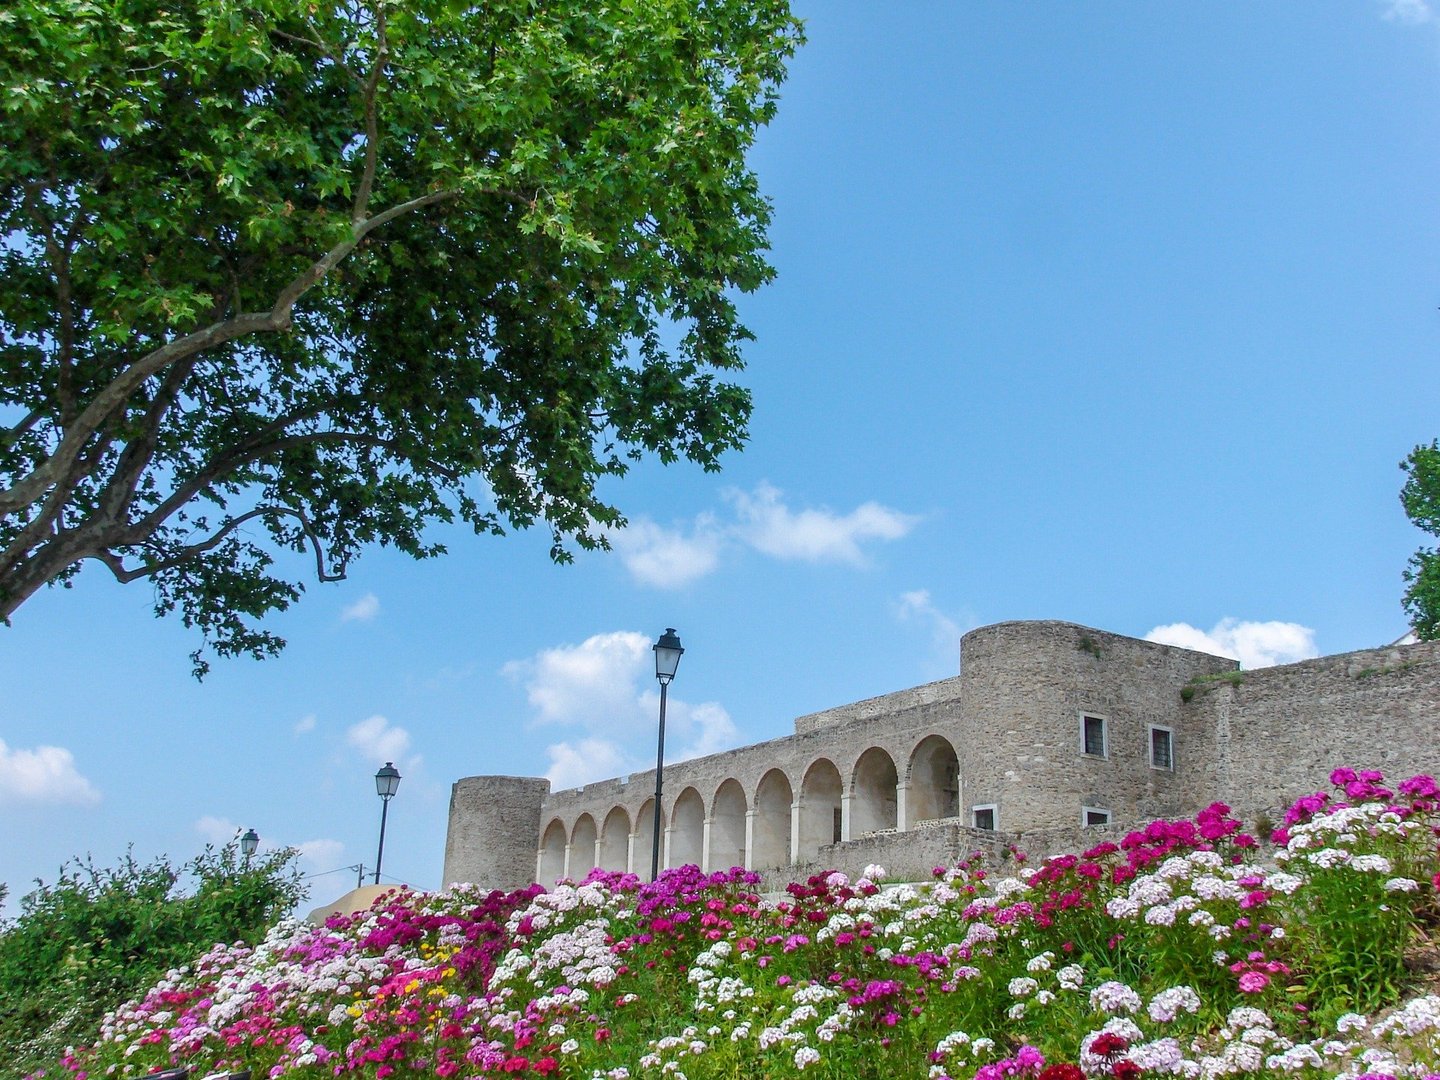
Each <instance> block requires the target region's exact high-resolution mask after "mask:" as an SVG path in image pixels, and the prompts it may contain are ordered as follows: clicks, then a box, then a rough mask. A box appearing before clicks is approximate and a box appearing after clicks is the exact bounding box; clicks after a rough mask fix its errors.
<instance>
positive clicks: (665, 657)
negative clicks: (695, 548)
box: [650, 626, 685, 881]
mask: <svg viewBox="0 0 1440 1080" xmlns="http://www.w3.org/2000/svg"><path fill="white" fill-rule="evenodd" d="M652 648H653V649H654V650H655V678H657V679H659V680H660V747H659V749H658V750H656V751H655V835H654V837H653V838H652V839H651V841H650V880H651V881H654V880H655V879H656V878H657V877H659V876H660V792H661V790H662V788H663V786H664V779H663V778H664V775H665V691H666V690H667V689H668V688H669V686H670V680H671V679H673V678H675V669H676V668H678V667H679V666H680V654H681V653H683V652H684V651H685V650H684V649H683V648H682V647H681V646H680V639H679V638H678V637H676V636H675V628H674V627H673V626H667V627H666V628H665V633H663V634H661V635H660V640H659V641H657V642H656V643H655V644H654V645H653V646H652Z"/></svg>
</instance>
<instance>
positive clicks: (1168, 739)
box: [1150, 727, 1175, 769]
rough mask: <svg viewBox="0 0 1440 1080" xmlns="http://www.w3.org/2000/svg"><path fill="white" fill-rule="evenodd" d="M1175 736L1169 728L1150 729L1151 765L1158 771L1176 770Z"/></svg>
mask: <svg viewBox="0 0 1440 1080" xmlns="http://www.w3.org/2000/svg"><path fill="white" fill-rule="evenodd" d="M1174 739H1175V736H1174V734H1173V733H1172V732H1171V731H1170V729H1169V728H1163V727H1152V728H1151V729H1150V764H1151V765H1152V766H1154V767H1155V768H1157V769H1173V768H1175V744H1174Z"/></svg>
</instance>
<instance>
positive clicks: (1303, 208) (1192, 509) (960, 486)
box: [0, 0, 1440, 912]
mask: <svg viewBox="0 0 1440 1080" xmlns="http://www.w3.org/2000/svg"><path fill="white" fill-rule="evenodd" d="M798 10H799V11H800V13H801V14H802V15H803V16H805V18H806V19H807V21H808V33H809V37H810V42H809V44H808V45H807V46H806V47H805V48H804V49H803V50H802V52H801V53H800V55H799V56H798V57H797V59H796V61H795V63H794V65H793V68H792V75H791V78H790V80H789V82H788V83H787V85H786V87H785V90H784V97H783V100H782V103H781V109H780V114H779V117H778V119H777V121H776V122H775V123H774V124H773V125H772V127H771V128H769V129H768V130H767V131H766V132H765V134H764V136H763V137H762V139H761V141H760V144H759V145H758V147H757V148H756V151H755V153H754V155H753V164H754V166H755V168H756V169H757V170H758V172H759V174H760V176H761V180H762V184H763V187H764V189H765V190H766V191H767V193H768V194H769V195H770V196H771V197H772V198H773V200H774V203H775V209H776V217H775V224H774V228H773V230H772V234H771V239H772V243H773V261H774V263H775V265H776V267H777V269H778V271H779V277H778V279H777V280H776V282H775V283H774V284H773V285H772V286H770V287H769V288H767V289H766V290H765V291H764V292H762V293H759V294H756V295H754V296H751V297H747V298H745V299H744V301H743V304H742V311H743V313H744V315H745V317H746V318H747V320H748V322H749V324H750V325H751V327H752V328H753V329H754V331H755V332H756V335H757V339H758V340H757V341H756V342H755V343H754V344H753V346H752V347H751V348H750V349H749V352H748V358H749V363H750V367H749V369H748V371H747V372H746V374H745V376H744V378H745V381H746V382H747V384H748V385H749V386H750V387H751V388H752V389H753V392H754V397H755V405H756V411H755V417H754V422H753V425H752V439H751V443H750V446H749V448H748V449H747V450H746V452H745V453H743V454H741V455H736V456H734V457H732V458H731V459H729V460H728V462H727V463H726V468H725V471H724V472H723V473H721V474H719V475H705V474H703V473H701V472H699V471H698V470H694V469H687V468H680V467H676V468H669V469H666V468H662V467H660V466H658V465H655V464H647V465H645V466H643V467H641V468H639V469H637V470H636V471H635V473H634V474H633V475H632V476H630V477H628V478H627V479H625V480H624V481H622V482H620V483H617V484H615V485H614V486H613V487H612V488H608V489H607V491H608V493H609V494H610V495H611V496H612V497H613V498H614V499H615V500H616V501H617V502H618V503H619V505H621V507H622V508H623V509H624V510H625V511H626V512H627V513H628V514H629V516H630V519H631V523H632V527H631V529H630V530H629V531H628V532H627V533H626V534H623V535H621V536H619V537H617V538H616V544H615V550H614V551H613V552H611V553H610V554H587V555H582V556H580V557H579V558H578V559H577V560H576V563H575V564H574V565H573V566H569V567H556V566H553V565H552V564H551V563H550V562H549V560H548V558H547V549H548V542H547V539H546V537H545V536H543V535H539V534H535V535H526V534H518V535H514V536H511V537H508V538H505V539H502V540H496V539H476V538H474V537H470V536H466V535H464V534H463V533H461V532H459V531H456V532H455V533H453V534H451V535H443V534H442V535H443V538H444V539H445V540H447V542H449V544H450V547H451V554H450V555H449V556H448V557H447V558H444V559H440V560H432V561H430V562H426V563H414V562H411V561H409V560H408V559H406V558H404V557H403V556H398V555H396V554H395V553H393V552H389V551H382V550H376V551H372V552H370V553H368V554H367V555H366V557H365V558H363V559H362V560H360V561H359V562H358V563H357V564H356V565H355V566H354V567H353V568H352V570H351V574H350V578H349V580H348V581H346V582H344V583H341V584H339V585H324V586H322V585H319V584H314V583H312V584H311V585H310V587H309V589H308V592H307V595H306V597H305V599H304V600H303V601H302V602H301V604H300V605H299V606H298V607H296V608H295V609H294V610H292V611H291V612H289V613H287V614H286V615H285V616H283V617H282V618H280V619H277V620H275V626H276V628H277V629H278V630H279V632H280V633H282V634H283V635H284V636H286V637H287V638H288V639H289V642H290V646H289V648H288V649H287V650H286V652H285V653H284V654H283V656H282V657H281V658H279V659H278V660H273V661H267V662H264V663H255V662H250V661H230V662H219V663H217V664H216V666H215V668H214V671H213V673H212V674H211V676H210V677H209V678H208V679H207V680H206V681H205V682H204V683H203V684H197V683H196V682H195V681H194V680H193V679H192V678H191V677H190V674H189V663H188V660H187V654H188V653H189V651H190V650H191V649H192V648H194V647H195V644H196V642H195V640H194V639H193V638H192V637H191V635H190V634H189V633H188V632H186V631H185V630H184V629H183V627H181V626H180V625H179V624H178V622H176V621H174V620H156V619H155V618H153V617H152V615H151V611H150V607H151V602H152V596H151V594H150V592H149V590H148V589H147V588H146V587H145V586H144V585H143V584H134V585H129V586H119V585H116V584H114V583H113V582H112V581H109V580H107V579H106V578H105V577H104V576H102V574H101V572H99V571H97V570H96V569H87V570H86V571H85V572H84V573H82V575H81V576H80V578H79V580H78V582H77V583H76V585H75V587H74V588H73V589H69V590H59V589H57V590H52V591H49V592H47V593H44V594H42V595H40V596H38V597H37V598H35V599H34V600H32V601H31V602H30V603H28V604H27V605H26V606H25V607H24V608H22V609H21V611H20V612H19V614H18V615H17V617H16V618H15V620H14V625H13V626H12V627H11V628H9V629H8V630H0V680H3V685H4V687H5V692H4V693H3V695H0V815H3V821H4V822H5V825H4V828H0V880H3V881H7V882H9V883H10V885H11V888H12V893H13V894H15V895H18V894H20V893H23V892H24V891H26V890H27V889H28V887H29V885H30V883H31V881H32V880H33V879H34V878H36V877H44V878H46V879H53V877H54V875H55V871H56V869H57V868H58V866H59V864H60V863H61V862H62V861H64V860H65V859H66V858H68V857H70V856H73V855H77V854H81V853H85V852H90V853H93V854H94V856H95V857H96V858H97V860H99V861H101V862H112V861H113V860H114V859H115V858H116V857H117V856H118V855H119V854H120V853H122V852H123V851H124V849H125V847H126V845H127V844H130V843H133V844H134V846H135V851H136V853H137V855H139V856H141V857H150V856H152V855H154V854H156V853H159V852H162V851H163V852H169V853H170V854H172V855H173V856H175V857H177V858H184V857H185V856H187V855H188V854H191V853H193V852H194V851H196V850H198V848H199V847H200V846H201V845H202V844H203V843H205V842H206V841H207V840H216V839H224V838H226V837H228V836H230V835H233V832H234V830H235V828H236V827H254V828H255V829H256V830H257V831H258V832H259V833H260V835H261V836H262V838H263V839H264V842H265V843H266V844H267V845H278V844H293V845H301V846H302V849H303V851H304V853H305V854H304V860H303V868H304V870H305V872H306V873H307V874H317V875H321V876H317V877H315V878H313V879H312V885H313V896H314V899H315V900H316V901H317V902H318V901H320V900H324V899H328V898H329V897H331V896H334V895H338V894H339V893H340V892H342V891H343V890H344V888H345V887H346V885H347V883H349V882H351V881H353V875H347V874H345V873H336V874H328V875H327V874H324V873H323V872H325V871H331V870H335V869H337V868H339V867H341V866H344V865H346V864H350V863H356V862H360V861H364V862H365V863H367V864H371V863H373V860H374V849H375V838H376V832H377V827H378V820H379V811H380V807H379V800H378V799H377V798H376V796H375V793H374V786H373V782H372V780H371V776H372V775H373V773H374V772H375V770H376V768H377V767H379V766H380V765H381V764H382V763H383V762H384V761H385V760H387V759H389V760H394V761H395V762H396V763H397V765H398V766H399V768H400V770H401V772H402V774H403V776H404V780H403V781H402V783H401V786H400V790H399V794H398V795H397V796H396V799H395V801H394V802H393V803H392V805H391V812H390V824H389V831H388V833H387V838H386V854H385V870H386V871H387V874H388V875H391V876H393V877H394V878H397V879H400V880H405V881H408V882H411V883H413V884H416V885H421V886H427V887H430V886H435V885H438V884H440V881H439V879H440V874H441V862H442V859H443V853H444V833H445V817H446V808H447V803H448V798H449V788H450V784H451V783H452V782H453V781H454V780H456V779H458V778H459V777H461V776H467V775H473V774H479V773H506V774H518V775H545V774H548V775H551V776H552V777H553V778H554V779H555V780H557V781H560V782H576V781H581V780H585V779H597V778H600V777H603V776H607V775H613V774H615V773H620V772H626V771H629V770H630V769H632V768H635V769H641V768H646V767H649V765H651V764H653V755H654V749H653V745H654V744H653V739H654V716H655V703H656V698H655V683H654V679H653V676H652V668H651V663H650V655H649V645H650V643H651V642H652V641H653V640H654V638H655V637H656V636H657V635H658V634H659V633H660V632H661V630H663V629H664V628H665V627H666V626H674V627H676V628H677V629H678V631H679V633H680V636H681V638H682V640H683V641H684V643H685V646H686V649H687V652H686V655H685V658H684V661H683V662H682V664H681V667H680V672H679V675H678V677H677V679H676V682H675V684H674V686H673V688H672V696H671V704H672V711H671V720H672V727H671V733H670V740H669V746H670V749H671V751H672V753H671V755H670V756H671V758H672V759H673V758H674V757H677V756H680V755H683V754H693V753H698V752H707V751H710V750H717V749H723V748H725V747H727V746H733V745H739V744H742V743H747V742H752V741H755V740H758V739H764V738H769V737H773V736H776V735H780V734H784V733H786V732H787V731H789V730H790V725H791V721H792V720H793V718H794V717H795V716H796V715H799V714H803V713H806V712H812V711H815V710H817V709H821V708H826V707H829V706H832V705H838V704H843V703H845V702H848V701H853V700H856V699H858V698H862V697H867V696H871V695H875V694H882V693H886V692H889V691H892V690H898V689H901V688H904V687H907V686H912V685H915V684H917V683H920V682H924V681H928V680H931V679H936V678H942V677H945V676H948V675H952V674H954V673H955V672H956V670H957V663H958V661H957V655H958V648H957V647H958V640H959V636H960V634H961V633H963V632H964V631H965V630H967V629H969V628H972V627H974V626H978V625H983V624H987V623H992V622H998V621H1002V620H1006V619H1041V618H1057V619H1069V620H1073V621H1076V622H1081V623H1085V624H1088V625H1091V626H1096V627H1100V628H1102V629H1106V630H1111V631H1115V632H1119V633H1125V634H1132V635H1135V636H1141V637H1143V636H1146V635H1149V634H1154V633H1156V632H1157V631H1160V632H1161V636H1164V637H1166V638H1167V639H1169V640H1173V641H1175V642H1177V643H1182V644H1188V645H1191V646H1194V647H1210V648H1212V649H1214V650H1219V651H1227V652H1228V653H1229V654H1230V655H1236V656H1238V657H1240V658H1241V659H1242V661H1244V662H1245V663H1246V664H1248V665H1250V666H1259V665H1260V664H1264V663H1273V662H1277V661H1278V662H1283V661H1285V660H1293V659H1298V658H1301V657H1304V656H1309V655H1315V654H1317V653H1333V652H1343V651H1346V650H1351V649H1358V648H1364V647H1368V646H1373V645H1378V644H1384V643H1387V642H1389V641H1393V640H1394V639H1396V638H1397V637H1399V636H1400V635H1401V634H1402V633H1403V632H1404V631H1405V629H1406V627H1405V621H1404V616H1403V613H1402V611H1401V608H1400V603H1399V597H1400V593H1401V590H1402V587H1403V586H1402V582H1401V580H1400V573H1401V570H1402V569H1403V567H1404V565H1405V562H1406V559H1407V558H1408V556H1409V554H1410V553H1411V552H1412V551H1413V550H1414V549H1415V548H1416V547H1417V546H1418V545H1419V544H1420V543H1422V542H1423V540H1424V539H1425V537H1424V536H1423V535H1422V534H1420V533H1419V532H1418V531H1417V530H1415V529H1414V528H1413V527H1411V526H1410V525H1409V523H1408V522H1407V521H1406V520H1405V518H1404V515H1403V513H1402V512H1401V510H1400V506H1399V502H1398V500H1397V493H1398V490H1399V487H1400V484H1401V482H1402V475H1401V473H1400V471H1399V470H1398V468H1397V467H1396V466H1397V463H1398V462H1399V461H1400V460H1401V459H1402V458H1403V457H1404V456H1405V454H1406V453H1407V452H1408V451H1409V450H1410V448H1411V447H1412V446H1414V445H1415V444H1416V443H1419V442H1428V441H1429V440H1430V439H1432V438H1434V437H1436V436H1437V435H1440V417H1437V415H1436V412H1435V409H1434V404H1435V402H1436V400H1437V391H1440V367H1437V365H1436V363H1435V358H1436V346H1437V342H1440V311H1437V305H1440V278H1437V270H1436V267H1437V262H1436V255H1437V252H1440V243H1437V240H1440V236H1437V233H1440V211H1437V206H1440V203H1437V200H1436V190H1437V183H1436V181H1437V178H1440V169H1437V165H1440V124H1437V119H1440V107H1437V105H1440V96H1437V89H1440V19H1437V16H1436V13H1435V12H1434V11H1432V9H1431V8H1429V7H1427V6H1426V5H1425V4H1424V3H1421V2H1420V0H1398V2H1389V0H1386V2H1381V0H1336V2H1334V3H1323V4H1320V3H1316V4H1304V5H1301V4H1290V5H1280V4H1267V5H1257V4H1246V3H1219V4H1204V5H1201V4H1194V5H1179V4H1164V5H1159V4H1145V3H1107V4H1100V3H1077V4H1070V5H1059V4H1045V5H1039V4H1036V5H1010V4H978V3H977V4H955V3H938V2H937V3H919V2H915V3H902V4H887V5H884V6H883V8H877V6H876V5H874V4H862V3H842V2H838V0H825V2H823V3H822V2H819V0H815V2H810V3H801V4H799V5H798ZM882 12H883V14H882ZM296 569H297V572H300V573H303V566H301V565H299V564H297V566H296ZM1162 628H1165V629H1163V630H1162ZM13 901H14V896H12V900H11V905H10V910H11V911H12V912H13V910H14V902H13Z"/></svg>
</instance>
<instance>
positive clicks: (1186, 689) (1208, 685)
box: [1180, 671, 1245, 702]
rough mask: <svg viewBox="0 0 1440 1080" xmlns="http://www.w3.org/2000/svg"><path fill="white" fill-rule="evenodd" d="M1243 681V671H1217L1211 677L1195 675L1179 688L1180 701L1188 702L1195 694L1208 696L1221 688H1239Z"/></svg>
mask: <svg viewBox="0 0 1440 1080" xmlns="http://www.w3.org/2000/svg"><path fill="white" fill-rule="evenodd" d="M1244 681H1245V672H1243V671H1217V672H1215V673H1214V674H1212V675H1196V676H1195V677H1194V678H1193V679H1191V680H1190V681H1189V682H1187V683H1186V684H1185V685H1184V686H1182V687H1181V688H1180V700H1181V701H1184V702H1189V701H1190V700H1191V699H1192V698H1194V697H1195V695H1196V694H1197V693H1206V694H1208V693H1209V692H1210V691H1211V690H1214V689H1216V688H1217V687H1221V686H1239V685H1240V684H1242V683H1243V682H1244Z"/></svg>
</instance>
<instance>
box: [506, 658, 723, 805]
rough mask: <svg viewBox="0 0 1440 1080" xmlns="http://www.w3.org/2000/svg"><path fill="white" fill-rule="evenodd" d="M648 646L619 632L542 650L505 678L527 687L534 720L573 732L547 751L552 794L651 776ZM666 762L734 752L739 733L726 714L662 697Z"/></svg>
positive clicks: (653, 694)
mask: <svg viewBox="0 0 1440 1080" xmlns="http://www.w3.org/2000/svg"><path fill="white" fill-rule="evenodd" d="M650 647H651V641H650V639H649V638H647V637H646V636H645V635H644V634H639V633H636V632H634V631H630V630H618V631H615V632H613V633H609V634H596V635H594V636H593V637H590V638H587V639H586V640H585V641H583V642H582V643H581V644H579V645H561V646H558V647H557V648H553V649H545V650H543V651H541V652H539V653H537V654H536V655H535V656H534V657H532V658H531V659H529V660H515V661H511V662H510V663H508V664H506V665H505V667H504V672H505V674H506V675H508V676H510V677H511V678H513V679H516V680H517V681H520V682H522V683H523V684H524V686H525V691H526V695H527V697H528V698H529V701H530V705H531V708H532V709H533V710H534V720H535V722H536V723H540V724H564V725H567V726H569V727H572V728H576V729H578V734H577V736H576V737H575V738H573V739H567V740H565V741H563V742H557V743H552V744H551V745H550V746H547V747H546V748H545V753H546V755H547V757H548V758H549V767H548V768H547V769H546V770H545V775H546V776H547V777H548V778H549V779H550V783H551V785H552V786H553V787H554V788H556V789H560V788H566V787H576V786H578V785H580V784H586V783H589V782H590V781H592V780H602V779H605V778H606V777H611V776H619V775H623V774H626V773H630V772H634V771H636V770H639V769H646V768H649V767H650V765H651V763H652V762H654V760H655V738H656V724H657V722H658V720H659V709H660V695H659V691H658V689H657V687H656V683H655V678H654V674H655V668H654V664H653V660H652V657H651V652H650ZM665 726H666V734H665V741H666V752H665V760H666V761H683V760H686V759H688V758H693V757H703V756H704V755H706V754H714V753H717V752H719V751H721V750H726V749H729V748H730V747H732V746H735V745H736V744H737V743H738V742H739V740H740V735H739V731H738V729H737V728H736V726H735V722H734V721H733V720H732V719H731V718H730V714H729V713H728V712H727V711H726V710H725V708H724V706H722V705H720V704H719V703H718V702H715V701H706V702H700V703H698V704H692V703H690V702H688V701H685V700H683V699H681V698H677V697H675V696H673V695H670V696H668V700H667V708H666V713H665Z"/></svg>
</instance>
